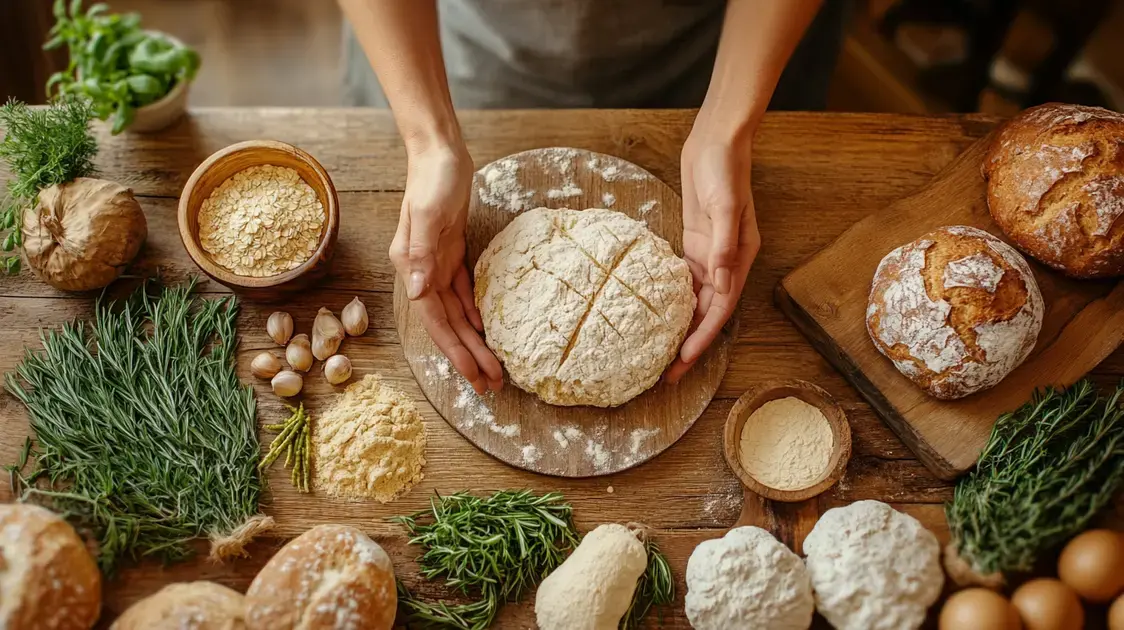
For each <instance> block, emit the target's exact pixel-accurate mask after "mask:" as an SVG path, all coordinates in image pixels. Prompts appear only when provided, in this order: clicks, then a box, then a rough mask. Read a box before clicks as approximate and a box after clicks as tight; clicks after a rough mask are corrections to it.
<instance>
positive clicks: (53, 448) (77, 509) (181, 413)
mask: <svg viewBox="0 0 1124 630" xmlns="http://www.w3.org/2000/svg"><path fill="white" fill-rule="evenodd" d="M193 286H194V283H191V284H189V285H184V286H180V287H174V288H165V289H163V290H161V291H159V292H158V293H156V294H154V295H150V294H149V292H148V291H147V290H146V289H147V288H148V287H147V286H146V287H142V288H141V289H139V290H138V291H137V292H136V293H135V294H134V295H133V296H132V298H131V299H130V300H128V301H126V302H125V303H124V304H122V305H115V304H104V303H102V302H101V301H100V300H99V302H98V304H97V306H96V307H95V315H94V319H93V321H92V322H88V323H87V322H82V321H76V322H74V323H72V324H67V325H64V326H63V327H62V329H61V330H51V331H43V332H41V333H40V338H41V339H42V342H43V349H42V351H38V352H34V351H31V350H28V351H27V353H26V354H25V356H24V358H23V361H22V362H21V363H20V364H19V365H18V366H17V367H16V369H15V372H14V373H9V374H7V375H6V384H7V388H8V391H10V392H11V393H12V394H13V395H14V396H15V397H16V398H17V399H19V400H20V402H22V403H23V404H24V405H25V406H26V407H27V410H28V415H29V421H30V425H31V428H32V430H33V431H34V432H35V438H36V445H35V448H34V449H30V448H29V449H28V451H29V452H30V454H33V455H34V456H35V461H34V464H33V465H32V466H33V468H32V470H31V471H29V473H28V474H27V475H26V476H24V475H23V474H21V473H20V472H19V471H15V470H13V477H14V479H13V483H14V484H15V485H16V487H17V488H18V489H19V498H20V500H35V501H39V502H43V503H46V504H48V505H49V506H50V507H52V508H54V509H55V510H56V511H59V512H61V513H67V514H70V515H71V516H72V518H74V519H75V520H76V521H77V523H76V524H78V525H79V526H80V527H82V528H85V529H88V530H90V531H91V532H92V534H93V535H94V536H95V537H96V538H97V540H98V543H99V552H98V553H99V555H98V562H99V564H100V566H101V567H102V569H103V570H105V571H107V572H112V570H113V569H114V568H115V567H116V565H117V563H118V561H119V560H120V559H121V558H122V557H129V558H134V559H135V558H139V557H142V556H149V555H151V556H156V557H159V558H161V559H164V560H167V561H173V560H179V559H182V558H184V557H186V556H187V555H189V554H190V553H191V548H190V547H189V545H188V543H189V542H190V541H191V540H192V539H195V538H203V537H208V536H210V535H212V534H225V533H228V532H230V531H232V530H234V529H235V528H236V527H238V526H239V525H242V524H243V523H244V522H245V521H246V520H247V519H248V518H249V517H251V516H252V515H254V514H256V513H257V508H258V500H259V497H260V494H261V482H260V478H259V476H258V472H257V460H258V454H259V452H260V450H259V449H260V447H259V446H258V440H257V434H256V422H255V415H256V404H255V401H254V392H253V389H252V388H250V387H247V386H244V385H242V383H240V382H239V381H238V377H237V376H236V374H235V371H234V358H235V348H236V346H237V337H236V327H237V324H236V322H237V314H238V308H237V305H236V303H235V301H234V299H233V298H224V299H219V300H205V299H202V298H197V297H193V296H192V295H191V292H192V289H193ZM21 459H24V458H23V457H22V454H21ZM21 463H23V462H21ZM21 468H22V466H21Z"/></svg>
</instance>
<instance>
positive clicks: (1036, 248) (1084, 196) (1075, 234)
mask: <svg viewBox="0 0 1124 630" xmlns="http://www.w3.org/2000/svg"><path fill="white" fill-rule="evenodd" d="M983 173H984V177H986V178H987V205H988V208H989V209H990V210H991V216H992V217H993V218H994V219H995V222H996V223H997V224H999V227H1000V228H1001V229H1002V230H1003V232H1004V233H1005V234H1007V236H1009V237H1010V238H1011V240H1013V241H1014V242H1015V244H1016V245H1018V246H1019V247H1020V248H1021V249H1022V250H1023V251H1025V252H1027V253H1028V254H1030V255H1031V256H1034V257H1035V258H1037V259H1038V260H1040V261H1042V262H1044V263H1046V264H1047V265H1050V266H1051V267H1054V268H1056V269H1060V270H1061V271H1063V272H1064V273H1066V274H1067V275H1070V276H1073V277H1076V278H1103V277H1108V276H1118V275H1121V274H1124V221H1121V220H1120V215H1121V214H1124V114H1118V113H1116V112H1111V111H1109V110H1107V109H1101V108H1099V107H1085V106H1082V105H1063V104H1060V103H1048V104H1046V105H1039V106H1038V107H1032V108H1030V109H1028V110H1026V111H1025V112H1023V113H1022V114H1019V115H1018V116H1016V117H1014V118H1012V119H1011V120H1010V121H1009V122H1007V124H1005V125H1004V126H1003V128H1002V129H1000V130H999V133H998V134H997V135H996V136H995V140H994V141H993V142H992V145H991V148H990V149H989V151H988V155H987V157H986V158H985V160H984V167H983Z"/></svg>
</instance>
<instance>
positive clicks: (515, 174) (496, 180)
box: [476, 158, 535, 213]
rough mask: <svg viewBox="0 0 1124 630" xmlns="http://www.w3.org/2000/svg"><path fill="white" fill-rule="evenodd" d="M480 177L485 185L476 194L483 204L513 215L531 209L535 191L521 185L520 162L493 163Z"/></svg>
mask: <svg viewBox="0 0 1124 630" xmlns="http://www.w3.org/2000/svg"><path fill="white" fill-rule="evenodd" d="M480 175H481V177H480V179H481V180H482V184H483V185H481V186H478V187H477V188H476V194H477V195H479V197H480V201H481V202H483V203H484V204H486V205H489V206H492V207H494V208H499V209H500V210H506V211H507V212H511V213H519V212H522V211H524V210H528V209H530V206H531V197H533V196H534V195H535V191H533V190H525V189H524V188H523V186H522V185H521V184H520V183H519V162H517V161H516V160H515V159H514V158H504V159H502V160H497V161H495V162H492V163H491V164H489V165H488V166H487V167H485V169H484V170H483V171H482V172H481V173H480Z"/></svg>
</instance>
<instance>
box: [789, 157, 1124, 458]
mask: <svg viewBox="0 0 1124 630" xmlns="http://www.w3.org/2000/svg"><path fill="white" fill-rule="evenodd" d="M988 141H989V139H988V138H983V139H981V140H979V141H977V142H976V143H975V144H973V145H972V146H971V147H970V148H969V149H968V150H966V151H965V152H964V153H962V154H961V155H960V156H959V157H958V158H957V159H956V160H955V161H954V162H953V163H952V164H950V165H949V166H948V167H947V168H945V169H944V170H943V171H941V172H940V173H939V174H937V176H936V177H934V178H933V180H932V181H931V182H929V184H928V185H926V186H925V187H924V188H922V189H921V190H919V191H917V192H916V193H913V194H912V195H909V196H908V197H905V198H904V199H900V200H898V201H896V202H894V203H893V204H891V205H890V206H888V207H886V208H884V209H882V210H879V211H877V212H874V213H873V214H871V215H869V216H867V217H866V218H865V219H863V220H861V221H859V222H858V223H856V224H855V225H854V226H853V227H851V228H850V229H849V230H847V231H846V232H844V233H843V235H842V236H840V237H839V238H838V239H837V240H836V241H835V242H833V243H832V244H831V245H829V246H828V247H827V248H825V249H823V250H822V251H820V252H819V253H818V254H816V255H815V256H813V257H812V258H811V260H808V261H807V262H805V263H804V264H802V265H801V266H799V267H798V268H797V269H796V270H795V271H793V272H792V273H790V274H789V275H788V276H787V277H785V278H784V279H783V280H782V281H781V282H780V284H778V285H777V290H776V298H777V302H778V305H779V306H780V308H781V310H783V311H784V312H785V313H786V314H787V315H788V316H789V317H790V318H791V319H792V320H793V321H794V322H795V323H796V326H797V327H798V328H799V329H800V330H801V331H802V332H803V333H804V335H805V336H806V337H807V338H808V339H809V340H810V341H811V343H812V345H813V346H815V347H816V349H818V350H819V351H820V352H821V353H822V354H823V355H824V356H825V357H826V358H827V359H828V360H829V361H830V362H831V363H832V364H833V365H834V366H835V367H836V369H838V370H839V371H840V372H842V373H843V375H844V376H845V377H846V378H847V380H848V381H850V383H851V384H852V385H854V386H855V388H856V389H858V391H859V392H860V393H861V394H862V395H863V397H864V398H866V400H867V402H869V403H870V404H871V406H872V407H874V409H875V410H876V411H877V412H878V414H879V415H880V416H881V417H882V419H883V420H885V421H886V423H887V424H888V425H889V426H890V428H892V429H893V430H894V432H895V433H897V434H898V436H899V437H900V438H901V439H902V441H903V442H905V444H906V445H907V446H909V447H910V448H911V449H913V451H914V452H915V453H916V454H917V456H918V458H919V459H920V460H921V461H922V462H923V463H924V464H925V465H926V466H927V467H928V468H929V469H930V470H931V471H933V473H934V474H936V475H937V476H939V477H941V478H943V479H953V478H955V477H957V476H959V475H961V474H963V473H964V472H966V471H968V470H969V469H970V468H971V467H972V466H973V465H974V464H975V462H976V458H977V457H978V456H979V453H980V451H981V450H982V449H983V446H984V444H985V442H986V441H987V438H988V435H989V434H990V432H991V428H992V426H993V425H994V423H995V419H996V418H997V417H998V416H999V415H1000V414H1002V413H1005V412H1007V411H1011V410H1013V409H1015V408H1017V407H1018V406H1020V405H1021V404H1022V403H1023V402H1025V401H1026V400H1027V399H1028V398H1029V397H1030V395H1031V393H1032V392H1033V391H1034V390H1035V389H1036V388H1039V387H1043V386H1047V385H1062V386H1064V385H1070V384H1072V383H1074V382H1076V381H1077V380H1079V379H1080V378H1081V377H1082V376H1084V375H1085V374H1086V373H1088V372H1089V371H1090V370H1092V369H1093V368H1094V367H1095V366H1096V365H1097V364H1098V363H1100V362H1101V361H1102V360H1103V359H1104V358H1105V357H1107V356H1108V355H1109V354H1110V353H1112V351H1113V350H1115V349H1116V347H1117V346H1118V345H1120V342H1121V339H1122V337H1124V284H1116V283H1115V282H1113V281H1077V280H1071V279H1069V278H1066V277H1064V276H1062V275H1061V274H1059V273H1056V272H1054V271H1052V270H1048V269H1047V268H1046V267H1044V266H1042V265H1040V264H1038V263H1036V262H1034V261H1033V260H1032V259H1029V258H1028V260H1030V263H1031V267H1032V268H1033V270H1034V275H1035V278H1036V279H1037V281H1038V286H1039V288H1040V289H1041V290H1042V296H1043V298H1044V299H1045V301H1046V315H1045V319H1044V322H1043V325H1042V331H1041V333H1040V334H1039V336H1038V344H1037V346H1036V347H1035V349H1034V352H1033V353H1032V354H1031V355H1030V357H1029V358H1028V359H1027V360H1026V361H1025V362H1024V363H1023V364H1022V365H1021V366H1020V367H1019V368H1017V369H1016V370H1015V371H1014V372H1012V373H1011V374H1010V375H1009V376H1008V377H1007V378H1006V379H1004V380H1003V381H1002V382H1001V383H999V385H997V386H996V387H994V388H992V389H990V390H987V391H984V392H979V393H977V394H974V395H971V396H968V397H966V398H963V399H960V400H956V401H941V400H937V399H935V398H932V397H930V396H928V395H927V394H925V393H924V392H923V391H922V390H921V389H919V388H917V387H916V386H914V385H913V383H912V382H911V381H910V380H909V379H907V378H906V377H905V376H903V375H901V374H900V373H899V372H898V371H897V369H896V368H895V367H894V365H893V364H892V363H891V362H890V361H889V360H888V359H886V358H885V357H883V356H882V355H881V354H879V353H878V351H877V350H876V349H875V348H874V344H873V343H872V342H871V340H870V338H869V336H868V335H867V331H866V322H865V313H866V303H867V295H868V293H869V292H870V282H871V278H873V276H874V271H875V269H876V268H877V266H878V263H879V261H880V260H881V259H882V257H883V256H885V255H886V254H887V253H889V252H890V251H891V250H893V249H894V248H896V247H898V246H900V245H903V244H905V243H908V242H909V241H912V240H914V239H916V238H918V237H920V236H921V235H923V234H925V233H927V232H929V231H931V230H933V229H935V228H938V227H940V226H945V225H957V224H959V225H972V226H975V227H978V228H981V229H984V230H987V231H989V232H991V233H992V234H995V235H996V236H998V237H1000V238H1003V234H1002V232H1000V231H999V229H998V227H997V226H996V225H995V224H994V223H993V222H992V220H991V215H990V214H989V213H988V209H987V200H986V185H985V182H984V179H983V176H982V175H981V174H980V165H981V164H982V162H983V156H984V154H985V152H986V150H987V146H988Z"/></svg>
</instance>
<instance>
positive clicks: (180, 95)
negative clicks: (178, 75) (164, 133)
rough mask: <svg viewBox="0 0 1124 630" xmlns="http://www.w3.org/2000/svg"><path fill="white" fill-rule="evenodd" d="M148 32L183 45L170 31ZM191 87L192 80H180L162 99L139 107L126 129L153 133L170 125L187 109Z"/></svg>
mask: <svg viewBox="0 0 1124 630" xmlns="http://www.w3.org/2000/svg"><path fill="white" fill-rule="evenodd" d="M148 32H149V33H153V34H159V35H162V36H163V37H166V38H168V39H169V40H171V41H172V42H173V43H175V44H176V45H178V46H182V45H183V42H182V41H180V40H179V39H177V38H175V37H173V36H171V35H169V34H168V33H163V32H158V31H148ZM190 88H191V81H180V82H178V83H176V85H175V87H173V88H172V91H171V92H168V93H167V94H165V95H164V97H163V98H161V99H160V100H158V101H156V102H154V103H149V104H148V105H145V106H144V107H139V108H137V111H136V112H135V113H134V114H133V123H132V124H131V125H129V126H128V128H126V131H135V132H137V133H152V132H154V131H160V130H162V129H166V128H168V127H170V126H171V125H172V123H174V122H176V121H177V120H179V119H180V118H181V117H182V116H183V115H184V113H185V112H186V111H187V93H188V91H189V89H190Z"/></svg>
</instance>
